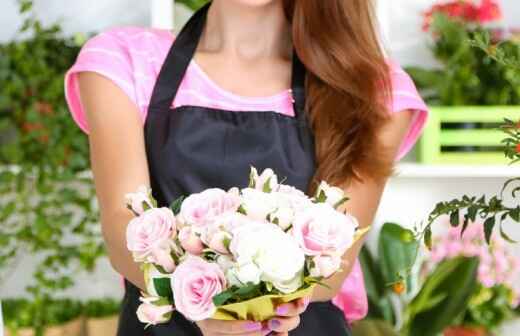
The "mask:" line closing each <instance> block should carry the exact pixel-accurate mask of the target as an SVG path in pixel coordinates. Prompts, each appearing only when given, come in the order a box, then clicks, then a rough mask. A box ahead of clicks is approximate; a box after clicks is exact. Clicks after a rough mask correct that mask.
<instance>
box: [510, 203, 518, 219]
mask: <svg viewBox="0 0 520 336" xmlns="http://www.w3.org/2000/svg"><path fill="white" fill-rule="evenodd" d="M509 217H511V219H512V220H514V221H515V222H520V206H517V207H516V208H514V209H513V210H511V211H509Z"/></svg>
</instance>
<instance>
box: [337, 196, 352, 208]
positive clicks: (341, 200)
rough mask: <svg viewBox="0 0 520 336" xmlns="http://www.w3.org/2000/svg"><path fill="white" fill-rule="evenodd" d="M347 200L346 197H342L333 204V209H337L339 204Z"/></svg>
mask: <svg viewBox="0 0 520 336" xmlns="http://www.w3.org/2000/svg"><path fill="white" fill-rule="evenodd" d="M348 200H349V198H348V197H343V198H342V199H340V200H339V201H338V202H337V203H336V204H334V209H338V208H339V207H340V206H342V205H343V203H345V202H347V201H348Z"/></svg>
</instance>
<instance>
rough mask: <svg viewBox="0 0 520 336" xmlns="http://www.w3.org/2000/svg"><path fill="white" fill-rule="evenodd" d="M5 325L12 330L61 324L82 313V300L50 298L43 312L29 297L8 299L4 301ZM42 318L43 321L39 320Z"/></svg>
mask: <svg viewBox="0 0 520 336" xmlns="http://www.w3.org/2000/svg"><path fill="white" fill-rule="evenodd" d="M2 308H3V313H4V319H5V325H6V327H7V328H8V329H9V330H11V331H17V330H19V329H23V328H37V327H38V325H39V324H40V323H41V324H42V325H44V326H45V327H49V326H56V325H61V324H63V323H66V322H69V321H72V320H74V319H76V318H78V317H80V316H81V315H82V312H83V306H82V304H81V302H79V301H75V300H70V299H53V300H48V301H47V302H46V305H45V310H44V311H43V314H42V313H41V312H39V311H38V307H37V306H35V305H34V304H33V303H32V302H31V301H29V300H27V299H7V300H3V301H2ZM39 319H41V321H38V320H39Z"/></svg>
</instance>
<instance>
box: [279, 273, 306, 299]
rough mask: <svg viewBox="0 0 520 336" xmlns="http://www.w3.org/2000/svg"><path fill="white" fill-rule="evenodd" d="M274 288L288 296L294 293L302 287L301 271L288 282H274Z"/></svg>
mask: <svg viewBox="0 0 520 336" xmlns="http://www.w3.org/2000/svg"><path fill="white" fill-rule="evenodd" d="M273 286H274V288H276V289H278V290H279V291H280V292H282V293H284V294H290V293H294V292H296V291H297V290H298V289H299V288H300V287H301V286H303V271H302V272H299V273H298V274H296V276H295V277H294V278H292V279H291V280H288V281H274V282H273Z"/></svg>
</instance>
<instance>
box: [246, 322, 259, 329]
mask: <svg viewBox="0 0 520 336" xmlns="http://www.w3.org/2000/svg"><path fill="white" fill-rule="evenodd" d="M261 329H262V323H260V322H248V323H246V330H247V331H257V330H261Z"/></svg>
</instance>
